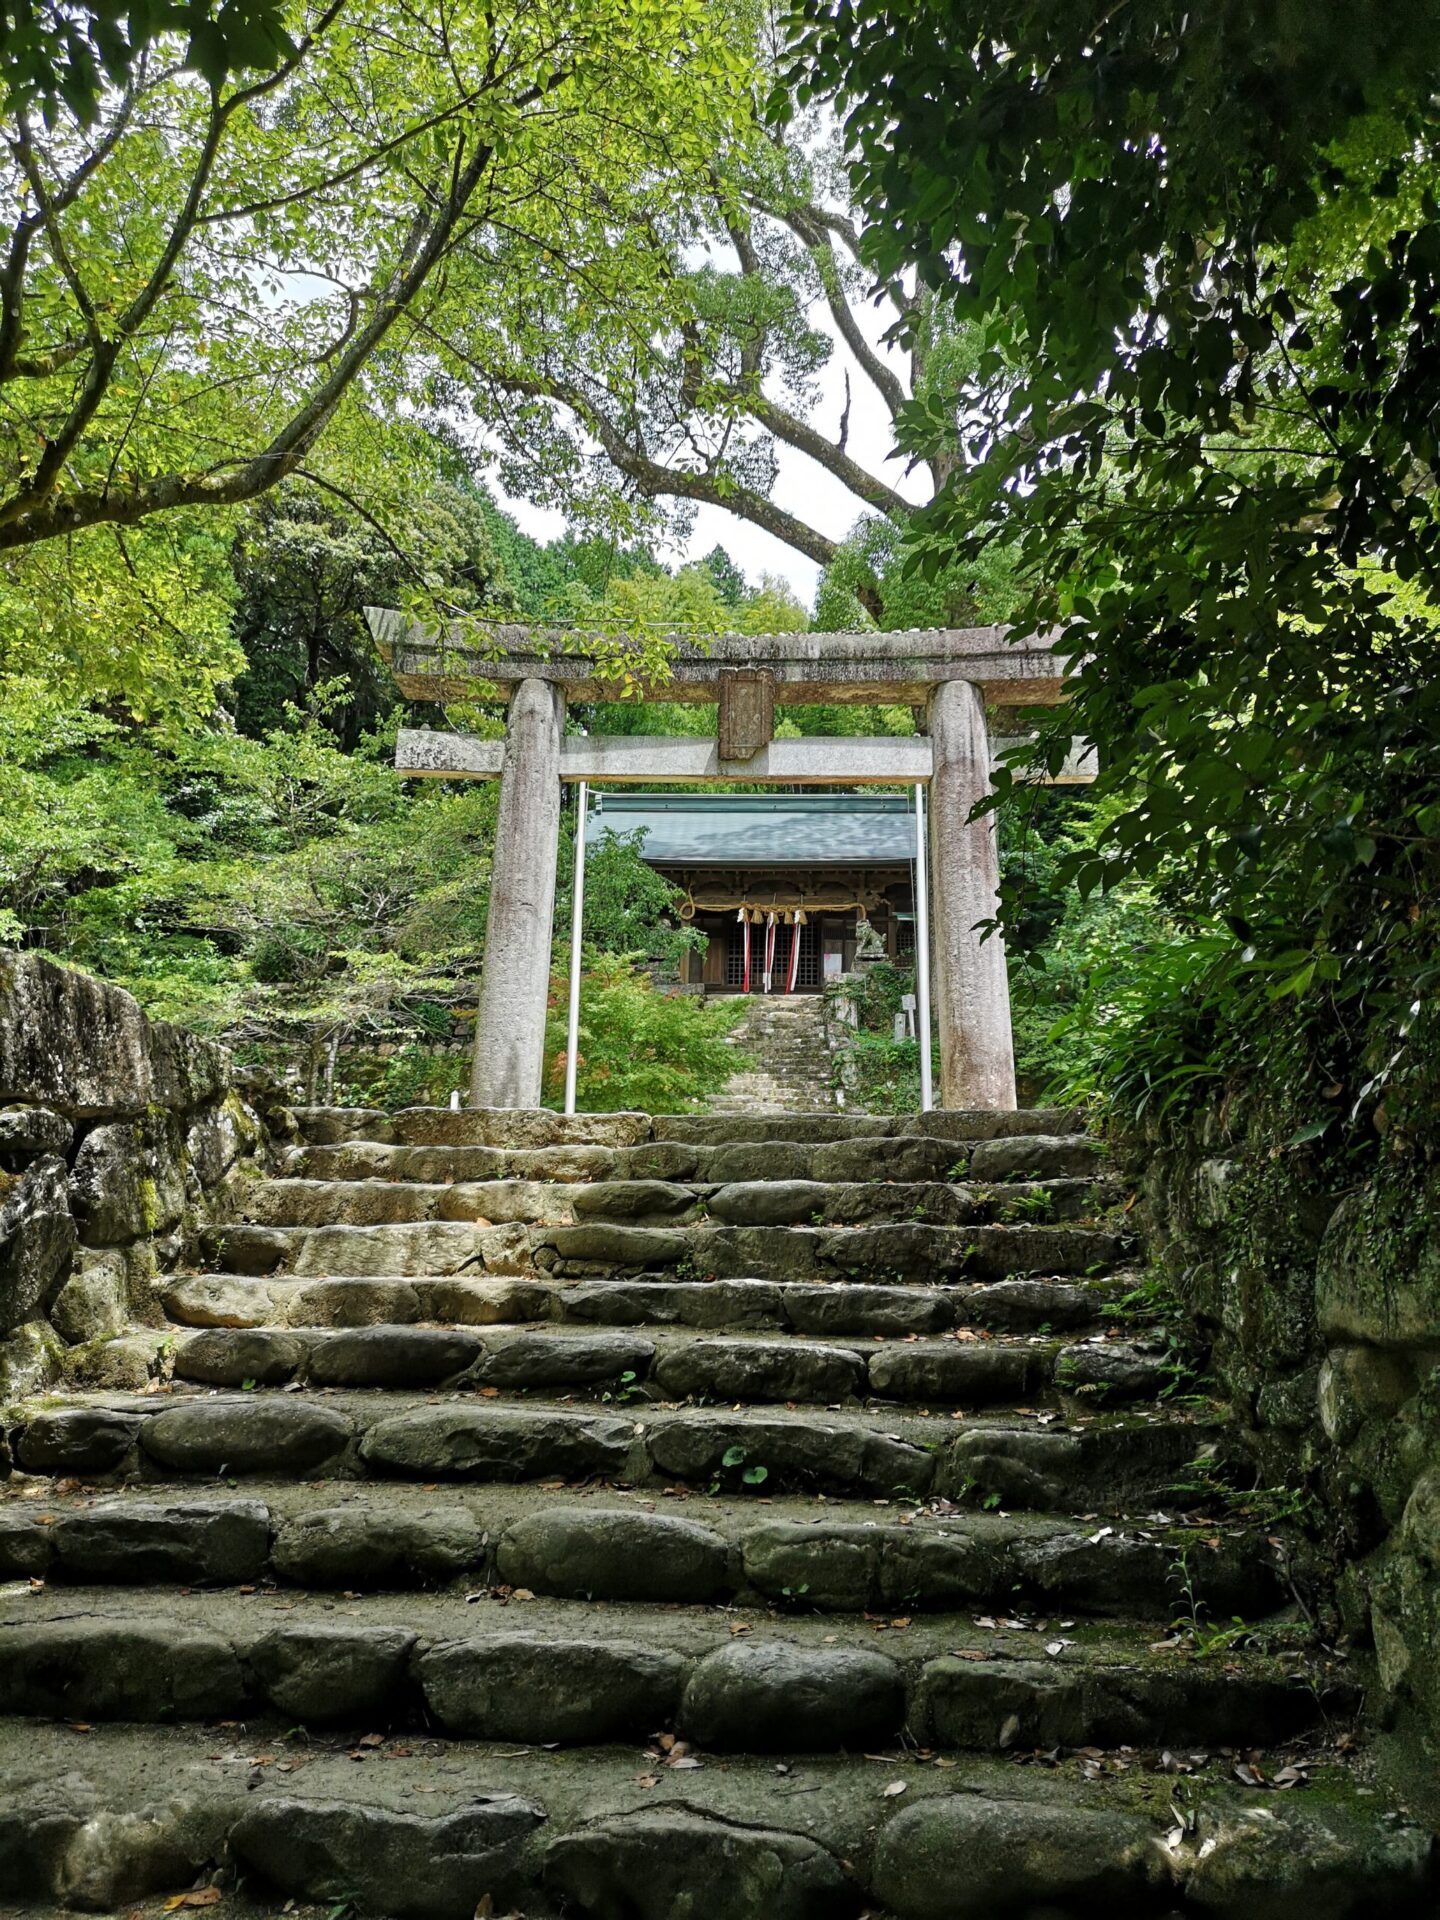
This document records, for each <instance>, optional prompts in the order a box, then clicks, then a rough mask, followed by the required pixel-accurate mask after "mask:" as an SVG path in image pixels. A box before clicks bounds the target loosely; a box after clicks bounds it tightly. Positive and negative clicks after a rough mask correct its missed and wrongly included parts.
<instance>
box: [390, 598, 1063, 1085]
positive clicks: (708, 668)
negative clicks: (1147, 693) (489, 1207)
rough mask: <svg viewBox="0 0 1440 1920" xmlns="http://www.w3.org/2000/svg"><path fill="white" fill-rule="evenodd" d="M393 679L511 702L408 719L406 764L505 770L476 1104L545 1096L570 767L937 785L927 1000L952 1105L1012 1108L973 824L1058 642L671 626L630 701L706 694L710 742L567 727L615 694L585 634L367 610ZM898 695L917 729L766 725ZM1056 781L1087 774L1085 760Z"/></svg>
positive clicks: (985, 885)
mask: <svg viewBox="0 0 1440 1920" xmlns="http://www.w3.org/2000/svg"><path fill="white" fill-rule="evenodd" d="M366 617H367V619H368V621H369V623H370V630H371V632H372V634H373V635H374V637H375V641H376V644H377V646H378V647H379V649H380V652H381V654H382V655H383V656H384V658H385V659H386V661H387V662H388V663H389V665H390V667H391V670H392V671H393V673H394V675H395V679H396V682H397V683H398V685H399V687H400V690H401V692H402V693H403V694H404V695H405V696H406V698H407V699H410V700H417V701H450V700H455V701H459V700H464V701H468V702H472V703H474V702H481V701H487V700H488V701H493V702H495V703H497V704H500V703H506V704H508V708H509V716H508V724H507V728H506V734H505V739H504V740H503V741H500V740H485V739H480V738H477V737H475V736H474V735H469V734H459V733H442V732H434V731H430V730H428V729H423V728H407V729H404V730H402V732H401V734H400V737H399V741H398V744H397V748H396V755H395V765H396V768H397V770H398V771H399V772H401V773H403V774H409V775H412V776H417V777H426V776H428V777H432V778H449V779H455V778H461V779H479V780H493V779H497V778H498V779H499V781H500V811H499V820H498V824H497V827H496V834H495V856H494V863H493V867H492V873H491V890H490V919H489V925H488V930H487V934H486V942H485V960H484V966H483V970H482V978H481V985H480V1006H479V1017H478V1023H477V1030H476V1043H475V1073H474V1081H473V1086H472V1097H473V1099H474V1101H475V1103H476V1104H477V1105H479V1106H488V1107H538V1106H539V1104H540V1089H541V1079H542V1071H543V1064H544V1048H545V1013H546V1004H547V998H548V991H549V975H550V945H551V923H552V918H553V914H554V906H555V870H556V863H557V858H558V853H559V834H560V788H561V784H562V782H564V781H567V780H570V781H575V780H583V781H595V780H600V781H612V782H620V783H627V784H643V785H646V786H651V785H659V784H663V783H665V782H667V781H668V782H692V781H700V780H725V779H731V780H744V781H750V782H753V783H757V784H759V783H769V784H775V785H778V784H784V785H817V786H825V785H829V786H846V787H849V786H893V785H902V784H903V785H917V786H919V785H923V786H928V788H929V793H930V836H929V840H930V861H929V867H930V876H931V887H932V891H933V916H932V917H933V936H932V937H933V946H934V955H935V982H934V1002H935V1005H936V1009H937V1012H938V1016H939V1028H940V1094H941V1104H942V1105H944V1106H946V1107H971V1108H1013V1107H1014V1105H1015V1060H1014V1050H1013V1046H1012V1042H1011V1034H1010V991H1009V984H1008V982H1007V979H1006V974H1005V952H1004V948H1003V946H1002V944H1001V942H1000V940H999V939H998V938H993V937H992V938H991V939H988V940H982V938H981V936H980V934H979V933H978V932H977V931H976V928H977V926H978V925H979V924H980V923H981V922H983V921H987V920H990V919H991V918H993V916H994V913H995V909H996V899H997V889H998V885H999V863H998V858H997V853H996V844H995V823H994V819H993V817H988V816H987V817H985V818H982V819H980V820H975V821H972V820H971V819H970V817H969V816H970V812H971V809H972V808H973V807H974V806H975V804H976V802H977V801H979V800H981V799H983V798H984V796H985V795H986V794H987V793H988V792H989V791H990V770H991V764H992V749H991V740H990V727H989V724H988V722H987V717H986V710H987V708H989V709H990V710H991V711H992V712H993V714H994V715H995V718H996V722H997V731H998V732H999V733H1000V734H1002V735H1007V734H1008V735H1014V734H1018V733H1021V732H1023V731H1024V724H1023V722H1024V710H1025V709H1026V708H1031V707H1037V706H1051V705H1055V704H1057V703H1058V702H1060V701H1061V700H1063V699H1064V698H1065V691H1066V689H1065V684H1064V683H1065V674H1066V661H1065V656H1064V655H1063V654H1062V653H1061V652H1060V651H1059V650H1058V648H1057V645H1056V641H1055V640H1054V639H1050V638H1033V637H1032V638H1022V639H1012V638H1010V637H1009V635H1008V633H1007V630H1006V629H1005V628H1003V627H965V628H953V629H946V630H936V631H928V632H908V633H779V634H763V635H747V636H741V635H731V636H726V637H724V638H721V639H717V640H713V641H708V642H703V643H699V642H696V641H693V640H689V639H686V638H684V637H681V636H678V635H677V636H675V637H674V639H673V641H672V643H671V644H672V660H671V678H670V679H668V680H666V681H665V682H664V683H663V684H658V685H655V686H653V687H647V688H644V689H642V697H651V698H655V699H662V700H670V701H696V702H704V701H709V702H715V703H717V704H718V707H719V727H718V730H717V736H716V737H715V738H714V739H703V738H664V737H656V736H647V735H633V736H632V735H625V736H610V737H606V736H594V735H590V736H585V737H581V738H578V739H569V740H567V739H566V738H565V737H564V733H565V707H566V702H567V700H569V701H575V702H596V701H612V700H614V699H615V698H616V694H617V688H616V680H615V677H614V676H615V672H616V669H615V665H614V658H615V647H614V642H613V641H608V640H607V641H606V642H605V643H604V644H603V645H602V644H600V643H598V642H597V641H596V640H595V638H593V637H587V636H586V635H584V634H579V633H547V632H542V631H539V630H536V629H532V628H528V627H512V626H481V625H480V624H479V623H474V624H471V625H461V624H457V625H455V626H454V627H452V628H450V629H449V630H447V631H444V632H440V631H437V630H436V629H435V628H434V627H430V626H426V625H423V624H421V623H418V622H415V621H412V620H410V619H409V618H408V617H406V616H405V615H403V614H401V613H398V612H395V611H394V610H393V609H388V608H380V607H370V608H367V609H366ZM845 702H850V703H862V704H867V705H868V704H872V703H873V704H877V705H889V706H898V705H909V706H912V707H914V708H915V709H916V710H917V714H918V715H920V716H923V717H922V718H921V725H922V729H923V731H922V732H921V734H919V735H917V736H916V737H914V738H911V739H905V738H889V739H857V738H853V737H852V738H848V739H832V738H825V739H816V738H812V739H802V740H777V739H775V738H774V716H775V707H776V705H777V704H781V705H785V706H828V705H833V704H838V703H845ZM1060 777H1061V779H1062V780H1073V781H1084V780H1088V779H1089V778H1090V777H1091V764H1090V758H1089V755H1088V754H1087V753H1086V752H1084V751H1082V752H1080V753H1079V754H1077V755H1075V756H1073V757H1072V762H1071V765H1070V766H1069V767H1068V768H1067V769H1066V771H1065V772H1064V773H1063V774H1062V775H1061V776H1060Z"/></svg>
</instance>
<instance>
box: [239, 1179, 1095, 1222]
mask: <svg viewBox="0 0 1440 1920" xmlns="http://www.w3.org/2000/svg"><path fill="white" fill-rule="evenodd" d="M1118 1197H1119V1193H1118V1189H1116V1188H1112V1187H1108V1186H1106V1185H1104V1184H1103V1183H1101V1182H1098V1181H1094V1180H1068V1179H1061V1180H1052V1181H1049V1182H1038V1181H1013V1182H1010V1183H1009V1184H1006V1185H1001V1186H997V1187H986V1186H975V1185H961V1184H954V1183H948V1182H942V1181H923V1182H922V1181H893V1182H886V1181H873V1180H871V1181H845V1182H839V1181H818V1180H751V1181H740V1182H732V1183H730V1184H728V1185H723V1186H714V1185H709V1184H704V1183H698V1182H697V1183H693V1184H690V1183H686V1184H680V1183H678V1182H675V1181H670V1180H598V1181H593V1182H589V1183H585V1182H578V1181H572V1182H569V1183H565V1182H559V1181H539V1180H516V1179H506V1180H444V1181H419V1180H410V1181H403V1180H396V1181H388V1180H373V1179H370V1180H315V1179H283V1180H263V1181H260V1182H258V1183H257V1184H256V1185H255V1186H254V1187H252V1188H251V1189H250V1191H249V1192H248V1193H247V1194H246V1196H245V1198H244V1201H243V1203H242V1206H241V1218H242V1219H243V1221H244V1222H245V1223H247V1224H249V1225H252V1226H262V1227H323V1226H349V1227H374V1226H406V1225H415V1224H420V1223H423V1222H426V1221H432V1220H447V1221H460V1222H463V1223H467V1224H471V1225H474V1224H476V1223H479V1224H482V1225H485V1226H490V1225H494V1224H497V1223H501V1222H511V1221H523V1222H526V1223H533V1224H536V1225H542V1226H572V1225H574V1224H575V1223H576V1222H577V1221H581V1222H585V1221H592V1220H594V1221H602V1220H603V1221H610V1222H624V1223H626V1224H638V1225H648V1226H657V1225H659V1226H688V1225H692V1224H694V1223H695V1222H696V1221H699V1220H702V1219H710V1220H713V1221H716V1222H718V1223H720V1224H722V1225H727V1226H756V1227H760V1226H858V1225H868V1224H873V1223H879V1222H886V1223H894V1222H900V1221H912V1220H914V1221H922V1222H926V1223H928V1224H930V1225H933V1226H970V1225H978V1224H991V1223H995V1222H1000V1223H1005V1222H1025V1221H1029V1222H1039V1221H1061V1220H1063V1221H1073V1220H1080V1219H1085V1218H1091V1217H1093V1216H1094V1215H1095V1214H1097V1213H1100V1212H1102V1211H1103V1210H1104V1209H1105V1208H1106V1207H1108V1206H1111V1205H1113V1204H1114V1202H1115V1200H1116V1199H1117V1198H1118Z"/></svg>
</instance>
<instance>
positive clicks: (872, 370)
mask: <svg viewBox="0 0 1440 1920" xmlns="http://www.w3.org/2000/svg"><path fill="white" fill-rule="evenodd" d="M783 218H784V221H785V224H786V226H787V227H789V229H790V231H791V232H792V233H793V234H794V235H795V237H796V239H797V240H800V241H802V242H803V244H804V245H805V246H806V247H808V248H809V250H810V257H811V259H812V260H813V261H814V262H815V271H816V272H817V273H818V274H819V276H820V285H821V287H822V289H823V290H824V294H825V304H826V306H827V307H829V309H830V315H831V318H832V319H833V320H834V322H835V325H836V326H837V327H838V328H839V330H840V337H841V339H842V340H843V341H844V342H845V344H846V346H847V347H849V349H850V351H851V353H852V354H854V356H855V360H856V363H857V365H858V366H859V367H860V370H861V371H862V372H863V373H864V375H865V377H866V378H867V379H868V380H869V382H870V384H871V385H872V386H873V387H874V388H875V391H876V392H877V393H878V394H879V395H880V398H881V399H882V400H883V401H884V402H885V405H886V406H887V407H888V408H889V410H890V416H891V418H892V419H893V418H894V416H895V415H896V414H897V413H898V412H899V411H900V409H901V407H903V406H904V404H905V401H906V399H907V398H908V396H907V394H906V392H905V386H904V383H903V382H902V381H901V379H900V377H899V375H898V374H897V373H896V372H895V370H894V368H893V367H888V366H886V364H885V362H884V360H883V359H881V357H880V355H879V354H878V353H877V352H876V351H875V349H874V348H873V347H872V346H871V344H870V342H869V341H868V340H867V339H866V338H865V333H864V330H863V328H862V327H861V325H860V322H859V321H858V320H857V319H856V318H855V314H854V311H853V310H852V308H851V305H850V302H849V301H848V300H847V299H846V298H845V290H844V288H843V287H842V285H841V283H840V263H839V261H838V260H837V259H836V258H835V249H834V248H833V247H832V246H831V244H830V238H829V234H828V233H827V232H826V226H827V225H828V224H829V223H828V222H826V221H824V220H823V218H822V215H821V211H820V209H818V208H815V207H795V208H791V209H790V210H789V211H788V212H786V213H785V214H784V215H783Z"/></svg>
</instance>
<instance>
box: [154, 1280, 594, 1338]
mask: <svg viewBox="0 0 1440 1920" xmlns="http://www.w3.org/2000/svg"><path fill="white" fill-rule="evenodd" d="M557 1298H558V1289H557V1288H556V1286H555V1285H554V1284H553V1283H552V1282H549V1281H546V1280H539V1279H535V1278H529V1279H525V1278H516V1277H504V1276H501V1277H486V1276H484V1275H483V1274H482V1275H481V1276H480V1277H478V1278H473V1277H472V1276H471V1275H469V1274H465V1273H462V1274H459V1275H456V1276H454V1277H444V1276H441V1277H426V1276H423V1275H421V1276H408V1275H396V1274H377V1275H363V1274H351V1275H345V1276H341V1277H339V1278H324V1277H322V1278H316V1279H304V1278H297V1277H295V1276H292V1275H286V1274H268V1275H255V1274H241V1273H196V1274H183V1275H181V1276H180V1277H178V1278H177V1279H174V1280H172V1281H171V1282H170V1284H169V1285H168V1286H167V1287H166V1288H165V1290H164V1292H163V1293H162V1295H161V1302H162V1304H163V1306H164V1308H165V1311H166V1313H167V1314H168V1315H169V1317H170V1319H171V1320H172V1321H174V1322H175V1323H176V1324H177V1325H178V1326H182V1327H267V1326H294V1327H370V1326H378V1325H383V1324H391V1325H401V1326H403V1325H409V1324H411V1323H413V1322H415V1321H420V1320H429V1321H442V1322H445V1323H446V1324H448V1325H452V1326H465V1327H468V1326H475V1327H487V1326H496V1325H510V1324H516V1323H524V1322H529V1321H539V1320H548V1319H550V1318H551V1317H552V1315H553V1314H554V1311H555V1301H556V1299H557Z"/></svg>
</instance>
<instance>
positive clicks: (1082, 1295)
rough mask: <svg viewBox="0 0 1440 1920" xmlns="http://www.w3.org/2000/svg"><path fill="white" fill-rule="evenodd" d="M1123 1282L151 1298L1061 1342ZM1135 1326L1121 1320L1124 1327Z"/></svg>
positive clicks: (189, 1307)
mask: <svg viewBox="0 0 1440 1920" xmlns="http://www.w3.org/2000/svg"><path fill="white" fill-rule="evenodd" d="M1130 1284H1131V1283H1130V1281H1129V1280H1127V1279H1126V1278H1124V1277H1123V1276H1118V1275H1117V1276H1114V1277H1111V1278H1107V1279H1095V1280H1081V1281H1074V1282H1065V1281H1059V1280H1043V1279H1026V1280H994V1281H985V1282H981V1283H978V1284H976V1285H971V1286H967V1285H964V1284H953V1285H950V1286H942V1287H933V1286H932V1287H927V1286H921V1285H916V1286H886V1285H883V1284H881V1285H867V1284H864V1283H859V1282H850V1281H839V1280H832V1281H829V1282H823V1283H817V1282H814V1281H793V1282H788V1283H787V1282H781V1281H774V1280H750V1279H738V1280H593V1281H580V1282H569V1283H567V1282H563V1281H558V1280H553V1279H551V1278H550V1277H549V1276H548V1275H547V1276H542V1277H537V1278H535V1279H521V1278H508V1279H507V1278H494V1279H492V1278H483V1279H471V1278H470V1277H469V1276H468V1275H465V1274H461V1275H459V1276H457V1277H454V1278H440V1279H433V1278H426V1277H424V1276H423V1275H414V1276H408V1277H406V1276H395V1275H376V1276H356V1275H351V1276H349V1277H342V1278H338V1279H313V1280H307V1279H296V1278H292V1277H290V1276H288V1275H283V1274H270V1275H265V1276H258V1277H257V1276H255V1275H250V1274H229V1273H201V1274H185V1275H182V1276H180V1277H179V1278H178V1279H174V1280H172V1281H171V1282H170V1283H169V1285H168V1286H167V1287H166V1289H165V1291H164V1292H163V1293H162V1295H161V1301H162V1304H163V1305H164V1308H165V1311H166V1313H167V1314H168V1315H169V1317H170V1319H171V1320H172V1321H174V1322H175V1323H176V1324H177V1325H179V1326H182V1327H267V1326H292V1327H367V1326H377V1325H381V1324H386V1323H389V1324H395V1325H409V1324H413V1323H415V1322H417V1321H422V1320H423V1321H440V1322H444V1323H446V1324H449V1325H457V1326H476V1327H481V1326H496V1325H513V1324H519V1323H533V1322H543V1321H547V1320H559V1321H566V1322H575V1323H579V1324H582V1325H591V1326H595V1325H603V1326H655V1327H663V1326H686V1327H697V1328H705V1329H707V1330H711V1331H716V1332H718V1331H721V1330H724V1329H739V1328H746V1327H754V1328H775V1329H786V1328H788V1329H792V1330H793V1331H795V1332H797V1333H813V1334H821V1335H826V1336H830V1337H834V1336H837V1335H846V1334H849V1335H871V1336H874V1335H883V1336H890V1335H897V1334H898V1335H908V1334H934V1333H944V1332H947V1331H949V1330H950V1329H951V1328H953V1327H971V1328H976V1329H982V1330H987V1331H990V1332H995V1333H1040V1332H1046V1333H1072V1332H1077V1331H1081V1330H1088V1329H1092V1328H1094V1327H1096V1326H1097V1325H1099V1324H1101V1323H1102V1322H1103V1320H1104V1317H1105V1315H1106V1311H1107V1309H1111V1308H1115V1307H1117V1306H1118V1305H1119V1303H1120V1301H1121V1300H1122V1299H1123V1298H1124V1296H1125V1294H1126V1293H1127V1292H1128V1291H1129V1289H1130ZM1124 1324H1125V1325H1126V1326H1127V1327H1130V1328H1134V1327H1135V1326H1136V1325H1138V1324H1139V1323H1137V1322H1135V1321H1133V1320H1132V1319H1131V1318H1130V1317H1129V1316H1128V1315H1127V1317H1126V1319H1125V1321H1124Z"/></svg>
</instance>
